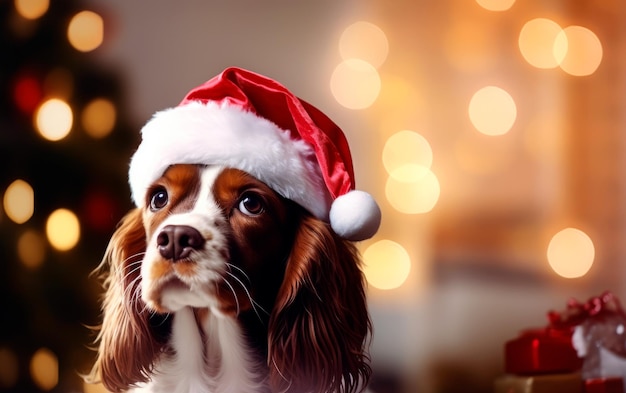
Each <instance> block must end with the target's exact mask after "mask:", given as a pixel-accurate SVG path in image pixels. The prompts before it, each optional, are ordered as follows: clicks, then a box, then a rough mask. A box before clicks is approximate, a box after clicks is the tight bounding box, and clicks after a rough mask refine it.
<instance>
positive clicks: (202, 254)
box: [141, 165, 288, 313]
mask: <svg viewBox="0 0 626 393" xmlns="http://www.w3.org/2000/svg"><path fill="white" fill-rule="evenodd" d="M246 204H248V206H250V207H251V209H253V210H252V211H250V210H249V209H247V208H246ZM282 205H283V200H282V199H281V198H280V197H279V196H278V195H277V194H276V193H275V192H274V191H272V190H271V189H270V188H269V187H267V186H266V185H264V184H263V183H261V182H260V181H258V180H256V179H254V178H253V177H251V176H249V175H247V174H245V173H244V172H242V171H239V170H236V169H227V168H224V167H220V166H211V167H204V166H196V165H175V166H173V167H171V168H170V169H169V170H168V171H167V172H166V173H165V174H164V175H163V177H161V178H160V179H158V180H157V181H156V182H155V183H154V184H153V185H152V186H151V188H150V189H149V190H148V192H147V194H146V201H145V207H144V213H143V215H144V217H143V219H144V225H145V227H146V234H147V240H146V243H147V247H146V253H145V256H144V258H143V261H142V263H141V280H142V281H141V296H142V300H143V301H144V302H145V303H146V305H147V307H148V308H149V309H151V310H153V311H157V312H162V313H164V312H175V311H178V310H180V309H181V308H183V307H185V306H191V307H197V308H210V309H212V310H213V311H214V312H216V313H220V312H221V311H223V310H225V309H230V308H232V303H233V302H234V303H235V304H234V306H235V308H236V309H237V310H236V311H237V312H238V311H241V309H242V308H245V305H244V303H246V301H248V302H251V301H252V300H251V299H249V297H250V296H251V295H252V294H251V293H250V291H252V290H253V289H252V286H251V283H250V282H246V281H249V276H248V274H250V273H251V272H250V271H248V269H249V268H250V266H246V265H247V264H248V265H249V264H251V263H252V264H254V262H253V261H246V258H245V257H241V256H242V255H243V254H244V252H237V254H238V255H237V260H231V252H232V251H233V249H237V248H238V247H237V245H236V244H234V243H235V240H237V239H239V240H240V241H241V240H244V241H245V239H247V238H249V237H250V236H251V237H252V238H257V237H259V236H261V237H262V236H263V233H260V231H262V228H263V227H266V228H267V225H268V224H269V225H271V223H272V222H274V224H275V225H274V226H275V227H279V226H280V225H276V224H280V223H282V222H283V220H285V219H286V215H285V212H284V208H283V207H282ZM254 209H258V210H254ZM168 226H178V227H183V226H184V227H191V228H193V229H194V230H196V231H197V232H198V233H199V234H200V236H201V237H202V244H201V245H200V246H199V247H195V248H192V249H191V251H190V252H189V255H186V256H185V257H184V258H180V259H177V258H173V257H169V258H168V257H166V256H164V255H163V253H162V252H161V251H160V244H159V241H158V239H159V235H160V234H161V233H162V232H163V231H164V228H166V227H168ZM233 227H234V228H233ZM234 230H237V231H238V233H243V234H246V235H245V236H235V234H234V232H233V231H234ZM247 232H250V233H247ZM265 233H266V235H267V237H268V239H264V240H263V241H262V242H261V244H263V248H265V250H263V249H262V250H258V249H257V248H258V247H253V245H249V246H248V245H245V247H239V248H250V249H253V250H255V253H258V255H259V256H262V257H264V258H265V257H270V258H273V257H274V258H275V257H279V256H280V254H286V253H287V252H288V250H282V247H283V246H282V244H281V243H282V242H281V240H280V239H279V238H274V237H273V235H270V233H271V232H265ZM161 236H163V235H161ZM270 237H271V238H270ZM285 243H286V242H285ZM275 248H277V249H278V250H276V249H275ZM275 263H280V261H276V262H275ZM244 272H245V273H244ZM238 273H242V274H241V275H239V274H238ZM242 276H243V277H242ZM246 276H247V277H246ZM224 292H225V293H226V294H227V295H226V296H225V294H224ZM242 293H243V294H245V296H243V297H244V298H245V299H240V297H242V296H241V294H242ZM229 297H230V298H232V299H229ZM224 302H226V303H231V304H229V305H228V306H226V307H225V305H224Z"/></svg>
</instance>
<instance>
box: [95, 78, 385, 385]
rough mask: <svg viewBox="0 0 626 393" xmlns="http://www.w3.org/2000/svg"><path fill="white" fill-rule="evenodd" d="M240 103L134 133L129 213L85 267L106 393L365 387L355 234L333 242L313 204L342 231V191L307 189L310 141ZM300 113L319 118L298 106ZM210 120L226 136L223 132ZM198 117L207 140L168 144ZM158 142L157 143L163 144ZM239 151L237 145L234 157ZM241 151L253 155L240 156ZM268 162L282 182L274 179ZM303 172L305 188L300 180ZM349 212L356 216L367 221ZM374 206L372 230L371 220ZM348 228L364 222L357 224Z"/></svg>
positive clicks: (185, 109) (311, 184) (331, 228)
mask: <svg viewBox="0 0 626 393" xmlns="http://www.w3.org/2000/svg"><path fill="white" fill-rule="evenodd" d="M220 77H221V79H220V80H219V81H218V82H219V83H222V84H223V83H228V86H230V87H232V85H236V86H237V88H240V89H243V90H245V88H244V87H241V86H244V85H245V83H244V82H242V80H243V79H246V78H247V79H246V80H249V79H254V80H255V81H257V84H256V85H259V84H263V83H265V84H271V87H272V89H273V90H275V87H276V85H275V82H273V81H271V80H268V79H266V78H264V77H261V76H259V75H257V74H253V73H250V72H249V71H245V70H241V69H230V70H227V71H225V73H223V74H222V75H221V76H220ZM235 77H236V78H238V79H236V78H235ZM233 80H236V81H237V83H235V84H233V83H232V81H233ZM259 81H260V82H259ZM219 83H218V84H219ZM214 87H215V86H214V85H211V87H210V88H208V87H206V86H204V87H203V89H204V90H203V92H204V93H205V94H206V92H207V91H212V89H214ZM221 89H222V90H223V87H222V88H221ZM195 94H196V95H197V92H196V93H195ZM282 94H283V95H287V97H291V98H293V97H292V96H291V95H290V93H289V92H288V91H286V90H284V91H283V92H282ZM294 99H296V98H294ZM298 102H300V101H298ZM238 108H239V107H236V108H235V115H233V116H232V117H228V120H229V121H228V122H226V123H224V121H223V120H224V119H223V116H224V113H225V111H226V112H228V111H230V110H231V109H232V103H230V101H229V103H227V104H223V103H220V104H217V105H216V104H214V102H213V100H210V101H208V102H205V103H197V102H194V103H193V104H192V105H187V104H185V105H183V106H181V107H178V108H175V109H174V110H169V111H164V113H162V114H161V115H158V116H155V118H153V120H151V121H150V122H149V123H148V124H147V125H146V126H145V127H144V129H143V130H142V134H143V141H142V144H141V145H140V147H139V149H138V151H137V152H136V153H135V155H134V157H133V160H132V161H131V168H130V183H131V189H132V194H133V199H134V201H135V203H136V205H137V207H135V208H133V209H132V210H131V211H130V212H129V213H128V214H127V215H126V216H125V217H124V218H123V219H122V221H121V223H120V225H119V226H118V228H117V230H116V231H115V233H114V234H113V236H112V237H111V240H110V243H109V246H108V248H107V250H106V252H105V256H104V258H103V261H102V263H101V265H100V266H99V270H98V271H100V272H101V273H102V277H103V280H104V287H105V295H104V301H103V322H102V325H101V327H100V328H99V332H98V336H97V344H98V355H97V359H96V362H95V365H94V367H93V369H92V371H91V374H90V377H89V380H91V381H101V382H102V383H103V384H104V386H105V387H106V388H107V389H108V390H110V391H112V392H123V391H133V392H151V393H157V392H167V393H183V392H185V393H186V392H207V393H279V392H289V393H309V392H310V393H330V392H341V393H355V392H360V391H362V390H363V389H365V387H366V385H367V382H368V380H369V378H370V375H371V367H370V365H369V355H368V350H367V348H368V344H369V339H370V335H371V330H372V325H371V321H370V318H369V314H368V310H367V303H366V296H365V295H366V284H365V280H364V276H363V273H362V271H361V269H360V264H361V262H360V259H359V254H358V251H357V249H356V247H355V245H354V243H353V241H352V239H346V238H347V237H352V238H354V237H356V238H363V233H356V235H354V234H353V235H346V231H344V230H342V229H341V225H342V224H341V222H340V223H339V224H338V223H337V222H338V220H337V218H336V217H337V216H338V213H336V212H335V213H333V212H331V214H330V219H328V217H325V216H324V215H326V214H328V213H327V212H322V213H319V211H323V210H324V209H326V210H328V200H329V199H330V200H331V204H332V205H333V206H334V208H336V210H338V211H341V213H340V214H339V217H341V218H342V220H343V222H344V227H345V222H353V223H354V222H355V221H354V218H350V214H348V219H346V218H345V216H346V214H345V211H346V208H345V207H341V206H340V207H339V208H337V207H336V205H335V201H337V200H339V199H340V198H341V196H339V197H335V198H334V201H333V197H332V196H331V197H330V198H328V197H326V196H325V197H324V198H322V199H320V198H318V197H317V196H316V195H319V190H318V188H319V187H322V188H324V193H326V192H327V191H326V189H327V188H328V187H324V186H323V184H324V182H323V180H320V179H323V177H324V176H323V175H320V174H319V171H320V170H319V169H318V168H317V166H311V165H309V164H307V163H309V162H318V163H319V158H318V159H316V160H317V161H311V159H312V153H311V152H310V151H308V150H307V149H309V148H308V147H306V146H305V148H303V146H304V145H302V144H300V143H299V141H295V142H294V137H293V134H286V131H285V130H284V129H283V128H282V127H275V126H274V124H275V123H274V122H271V123H270V126H269V129H270V131H268V134H267V135H269V136H267V135H265V134H263V131H259V130H261V129H262V127H264V126H267V125H268V124H266V118H268V117H271V116H264V117H263V118H262V119H260V116H259V113H260V111H259V110H256V112H254V113H253V112H251V111H249V110H239V109H238ZM190 111H191V112H193V113H196V112H197V113H201V115H193V114H192V115H190V113H191V112H190ZM207 111H208V112H210V113H211V115H210V116H208V117H206V116H205V115H206V113H207ZM214 112H215V113H218V114H219V115H218V117H219V119H220V120H219V122H218V123H216V124H212V123H211V122H212V121H213V120H211V119H213V118H214V117H215V116H214V114H215V113H214ZM228 113H230V112H228ZM307 113H309V114H311V113H312V114H313V116H312V118H314V117H317V116H319V114H318V113H317V112H314V110H313V109H311V108H307ZM159 116H160V117H159ZM228 116H230V115H228ZM250 116H252V117H251V118H250V119H248V117H250ZM168 117H173V119H174V120H175V121H174V122H173V123H172V122H170V121H169V120H167V121H166V120H164V119H166V118H168ZM190 118H192V121H191V122H190V123H189V119H190ZM241 118H244V119H247V120H246V121H245V122H244V123H242V124H243V125H236V126H233V124H235V123H237V124H238V122H239V121H240V120H241ZM248 120H250V121H252V124H256V126H254V127H253V128H254V129H255V132H254V133H253V134H252V133H251V134H250V136H249V137H250V138H252V140H247V139H246V141H242V142H241V143H237V144H236V146H233V147H232V149H231V150H228V151H226V152H224V151H223V148H222V147H219V146H218V147H215V139H216V135H217V136H219V137H222V136H224V135H225V134H223V133H225V132H228V133H229V134H228V135H231V133H232V132H238V131H237V130H239V131H242V130H243V131H244V132H248V129H249V128H250V123H249V122H248ZM255 122H256V123H255ZM188 123H189V124H188ZM155 124H156V126H155ZM172 124H174V125H175V127H177V131H176V132H174V131H172V130H171V127H172ZM224 124H227V125H228V127H231V128H234V129H236V130H235V131H233V130H231V129H229V130H226V131H224ZM196 126H197V127H198V130H196V131H197V132H198V133H199V135H201V138H205V136H204V135H205V134H206V133H208V134H210V138H209V137H207V138H209V139H207V140H206V141H204V142H206V143H202V144H196V143H189V140H188V139H185V138H186V137H185V136H184V135H183V136H182V137H181V134H184V133H190V132H196V131H189V130H190V129H193V127H196ZM151 127H152V128H151ZM154 127H157V131H154V130H153V128H154ZM180 130H182V131H180ZM207 130H209V131H207ZM214 130H217V131H214ZM301 133H302V131H301ZM164 135H167V136H165V139H167V138H171V140H170V141H169V142H165V143H163V141H162V140H161V139H163V138H164ZM170 135H173V136H171V137H170ZM259 135H262V136H259ZM150 138H153V139H154V140H155V141H158V143H159V144H158V146H160V147H154V146H156V142H155V143H153V144H151V142H150ZM254 138H262V141H264V142H265V141H266V140H267V138H270V139H271V140H272V144H273V145H276V144H278V145H280V146H281V147H282V148H284V149H283V150H280V149H279V150H280V151H279V152H278V153H276V154H279V156H275V157H273V156H271V154H274V153H267V152H268V151H275V150H276V149H275V148H268V149H264V148H261V147H262V143H261V142H262V141H261V140H255V139H254ZM276 138H278V139H276ZM181 140H182V141H184V142H180V141H181ZM264 142H263V143H264ZM340 142H341V141H340ZM294 144H296V145H298V146H297V147H296V148H292V146H293V145H294ZM218 145H219V143H218ZM241 145H244V146H246V147H245V148H246V149H248V150H246V151H244V152H241V151H239V150H237V149H239V147H238V146H241ZM198 146H201V147H198ZM160 148H163V149H165V150H163V151H162V152H161V151H159V150H158V149H160ZM212 149H213V150H214V151H213V150H212ZM303 149H304V150H303ZM313 150H314V149H313ZM259 151H260V152H259ZM172 152H173V153H172ZM197 152H200V153H201V156H200V157H199V156H198V155H197V154H195V153H197ZM207 152H208V153H207ZM148 153H150V154H148ZM168 154H169V156H168ZM220 154H221V155H225V156H226V157H227V159H223V158H220V157H222V156H220ZM268 154H269V155H270V156H269V158H271V160H268ZM251 155H253V156H254V155H261V156H262V157H261V158H260V159H258V160H257V159H253V160H252V161H251V162H252V164H240V162H248V161H249V160H250V156H251ZM290 155H293V157H291V156H290ZM232 156H234V157H235V159H232V158H231V157H232ZM189 157H192V158H189ZM163 160H165V163H164V162H163ZM246 160H248V161H246ZM299 161H302V162H303V163H304V164H302V165H300V164H299V163H298V162H299ZM267 162H269V164H268V163H267ZM268 166H270V167H268ZM146 168H147V169H146ZM311 168H313V170H312V169H311ZM350 170H351V168H350ZM277 171H278V172H279V175H280V176H279V177H278V178H276V177H272V176H274V175H275V173H276V172H277ZM311 173H314V175H315V176H313V179H314V181H308V180H307V181H303V180H302V179H303V178H304V177H307V176H310V175H311ZM294 183H295V185H294ZM285 187H287V188H289V187H292V188H293V190H294V192H295V191H297V192H301V195H300V196H298V195H294V192H291V191H289V190H287V191H286V190H285ZM354 193H358V191H356V190H352V191H349V192H347V193H345V194H346V195H347V196H350V195H351V194H354ZM346 195H343V197H346ZM357 195H359V194H357ZM307 198H308V199H307ZM352 202H354V199H353V200H351V203H349V205H350V207H351V208H353V205H354V203H352ZM316 203H317V204H320V206H326V207H325V208H324V209H318V208H316V205H315V204H316ZM356 206H361V205H359V203H356ZM363 206H365V208H364V209H360V210H361V215H359V216H356V217H357V219H358V220H362V216H363V215H364V216H366V217H367V216H368V210H367V207H368V205H367V204H365V205H363ZM370 207H371V206H370ZM376 209H377V205H374V215H373V217H374V218H373V220H374V224H373V225H374V227H375V229H374V230H373V231H375V230H376V229H377V228H378V223H379V220H380V212H379V211H378V212H377V211H376ZM316 211H317V212H318V213H315V212H316ZM348 213H349V212H348ZM376 214H378V216H376ZM370 215H371V214H370ZM333 217H334V218H333ZM342 220H339V221H342ZM346 220H347V221H346ZM351 220H352V221H351ZM358 220H357V221H358ZM377 220H378V222H376V221H377ZM350 225H352V226H353V227H355V228H357V229H358V230H359V231H360V230H361V229H359V228H362V227H363V223H362V222H361V221H358V222H356V224H350ZM370 227H371V225H370ZM338 228H339V229H338ZM357 232H358V231H357ZM361 232H362V231H361ZM371 234H372V229H371V228H370V229H367V231H366V236H369V235H371Z"/></svg>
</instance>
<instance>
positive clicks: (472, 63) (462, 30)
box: [443, 17, 499, 72]
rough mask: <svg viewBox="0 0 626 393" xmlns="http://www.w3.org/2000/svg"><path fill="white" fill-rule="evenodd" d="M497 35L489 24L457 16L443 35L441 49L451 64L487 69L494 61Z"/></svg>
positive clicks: (462, 67)
mask: <svg viewBox="0 0 626 393" xmlns="http://www.w3.org/2000/svg"><path fill="white" fill-rule="evenodd" d="M497 40H498V35H497V34H496V31H495V28H494V27H493V26H492V25H489V24H477V23H476V21H474V20H473V19H471V18H466V17H465V18H460V17H457V18H455V20H453V21H452V22H451V23H450V25H449V28H448V30H447V31H446V32H445V35H444V36H443V50H444V52H445V54H446V56H447V58H448V60H449V61H450V63H451V64H452V65H454V66H455V67H456V68H458V69H460V70H463V71H467V72H473V71H479V70H485V69H489V68H490V67H491V66H492V65H493V64H494V63H495V61H496V59H497V57H498V55H499V52H498V49H497V48H498V41H497Z"/></svg>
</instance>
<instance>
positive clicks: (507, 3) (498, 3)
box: [476, 0, 515, 11]
mask: <svg viewBox="0 0 626 393" xmlns="http://www.w3.org/2000/svg"><path fill="white" fill-rule="evenodd" d="M476 2H477V3H478V5H480V6H481V7H483V8H484V9H486V10H489V11H506V10H508V9H509V8H511V7H512V6H513V4H514V3H515V0H476Z"/></svg>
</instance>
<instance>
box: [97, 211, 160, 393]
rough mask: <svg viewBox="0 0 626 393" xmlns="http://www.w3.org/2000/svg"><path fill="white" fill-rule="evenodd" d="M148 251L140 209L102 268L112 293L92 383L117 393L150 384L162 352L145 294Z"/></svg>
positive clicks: (123, 224)
mask: <svg viewBox="0 0 626 393" xmlns="http://www.w3.org/2000/svg"><path fill="white" fill-rule="evenodd" d="M145 250H146V233H145V229H144V226H143V220H142V213H141V210H140V209H134V210H132V211H131V212H130V213H128V214H127V215H126V217H124V219H123V220H122V221H121V223H120V226H119V227H118V228H117V230H116V231H115V233H114V234H113V236H112V238H111V241H110V242H109V246H108V247H107V250H106V253H105V255H104V258H103V260H102V263H101V264H100V266H99V267H98V269H97V271H103V272H104V273H103V274H102V276H103V277H104V288H105V290H106V293H105V295H104V301H103V305H102V310H103V321H102V325H101V326H100V331H99V333H98V337H97V339H96V342H97V343H99V347H98V356H97V359H96V362H95V364H94V366H93V369H92V370H91V373H90V375H89V376H87V380H88V381H89V382H99V381H101V382H102V383H103V384H104V386H105V387H106V388H107V389H108V390H110V391H112V392H121V391H125V390H127V389H129V388H130V387H132V386H133V385H135V384H137V383H139V382H146V381H147V380H148V375H149V373H150V372H151V370H152V367H153V363H154V360H155V358H156V356H157V355H158V353H159V351H160V349H161V347H162V344H161V343H160V342H159V340H158V337H156V336H155V335H154V334H153V328H152V327H151V319H150V318H151V317H150V313H149V311H148V310H146V309H145V304H144V303H143V301H142V300H141V296H140V292H139V286H140V278H139V274H140V269H141V261H142V259H143V256H144V254H145Z"/></svg>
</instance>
